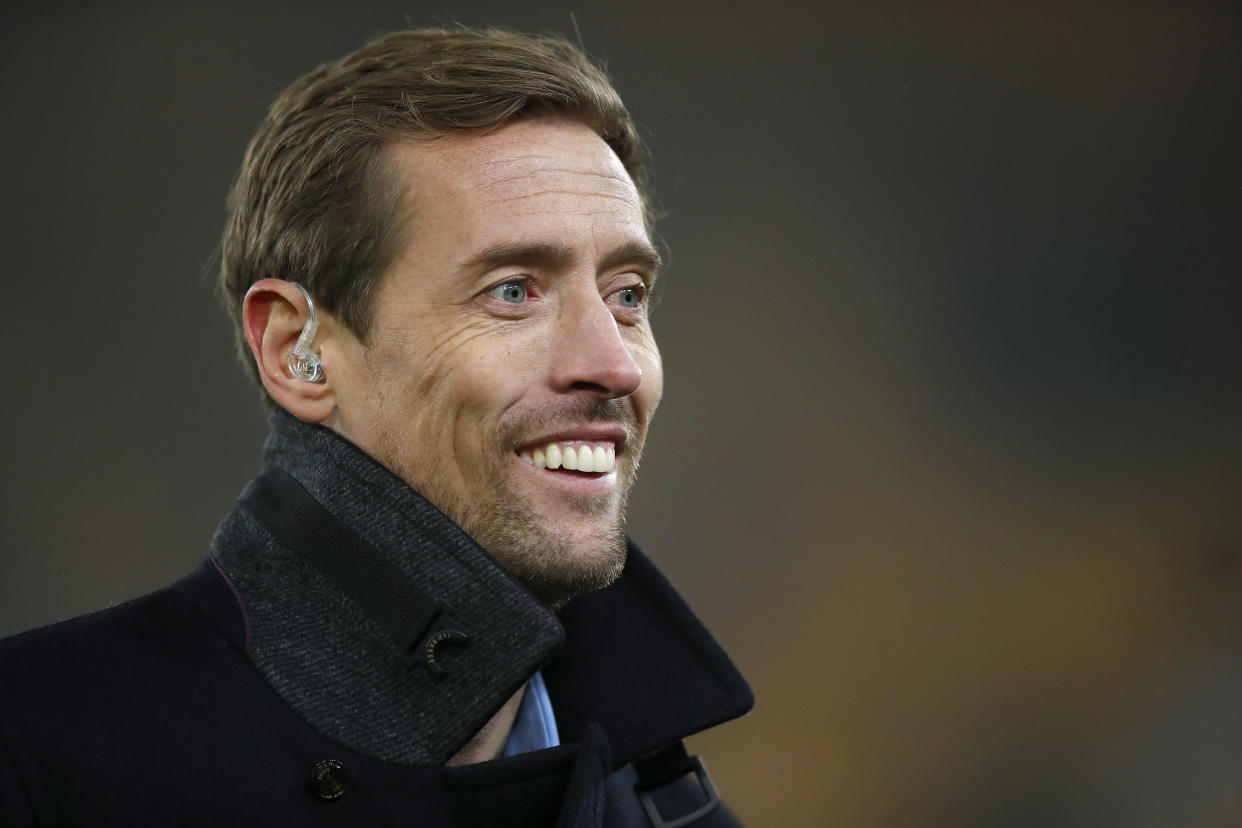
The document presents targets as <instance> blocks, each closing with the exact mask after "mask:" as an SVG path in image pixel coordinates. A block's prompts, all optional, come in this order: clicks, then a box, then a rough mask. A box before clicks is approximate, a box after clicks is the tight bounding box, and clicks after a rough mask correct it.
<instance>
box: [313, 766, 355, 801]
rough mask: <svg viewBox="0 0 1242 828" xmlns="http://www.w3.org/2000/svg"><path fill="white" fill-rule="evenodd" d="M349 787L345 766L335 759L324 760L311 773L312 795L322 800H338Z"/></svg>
mask: <svg viewBox="0 0 1242 828" xmlns="http://www.w3.org/2000/svg"><path fill="white" fill-rule="evenodd" d="M348 787H349V774H348V773H347V772H346V771H345V766H344V765H343V764H341V763H340V762H338V761H337V760H335V759H324V760H323V761H322V762H320V763H319V764H318V765H315V769H314V770H313V771H311V777H310V788H311V793H313V794H314V795H315V796H317V797H319V798H320V799H328V800H331V799H336V798H337V797H339V796H340V795H341V794H343V793H345V789H346V788H348Z"/></svg>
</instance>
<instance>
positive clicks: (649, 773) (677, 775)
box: [634, 741, 720, 828]
mask: <svg viewBox="0 0 1242 828" xmlns="http://www.w3.org/2000/svg"><path fill="white" fill-rule="evenodd" d="M634 770H635V771H636V772H637V774H638V781H637V782H635V783H634V790H635V792H637V793H638V801H639V802H641V803H642V806H643V810H644V811H646V812H647V818H648V819H649V820H651V824H652V825H653V826H655V828H681V826H685V825H690V824H691V823H694V822H698V821H699V820H700V819H702V818H703V817H705V816H707V815H708V814H710V813H711V812H712V811H714V810H716V808H717V807H719V805H720V796H719V794H717V793H716V786H715V785H713V784H712V778H711V777H710V776H708V774H707V768H705V767H703V760H701V759H700V758H699V757H697V756H687V755H686V747H685V745H683V744H682V743H681V742H680V741H676V742H673V743H672V744H668V745H665V746H664V747H662V748H660V749H659V750H656V751H653V752H651V753H648V754H647V755H646V756H642V757H640V758H638V759H635V760H634ZM688 774H694V776H695V778H696V779H697V780H698V783H699V787H700V788H701V789H702V794H703V804H702V805H700V806H698V807H692V808H691V810H689V811H688V812H686V813H682V814H678V815H676V816H669V815H667V814H664V813H662V812H661V811H660V808H659V806H657V805H656V801H655V799H654V798H653V796H652V794H653V793H654V792H655V791H657V790H659V789H660V788H664V787H667V786H668V785H671V784H673V783H674V782H676V781H678V780H679V779H681V778H682V777H684V776H686V775H688Z"/></svg>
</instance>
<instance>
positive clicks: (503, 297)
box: [487, 282, 528, 305]
mask: <svg viewBox="0 0 1242 828" xmlns="http://www.w3.org/2000/svg"><path fill="white" fill-rule="evenodd" d="M487 295H488V296H495V297H496V298H497V299H499V300H500V301H502V302H506V303H508V304H510V305H520V304H522V303H523V302H525V301H526V297H527V295H528V291H527V290H526V285H524V284H522V283H521V282H502V283H500V284H499V285H496V287H494V288H491V289H489V290H488V291H487Z"/></svg>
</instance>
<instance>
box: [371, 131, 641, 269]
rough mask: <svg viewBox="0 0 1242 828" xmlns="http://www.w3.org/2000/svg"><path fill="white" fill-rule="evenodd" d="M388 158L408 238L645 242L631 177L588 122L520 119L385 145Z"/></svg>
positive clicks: (460, 242)
mask: <svg viewBox="0 0 1242 828" xmlns="http://www.w3.org/2000/svg"><path fill="white" fill-rule="evenodd" d="M388 160H389V162H390V170H391V171H392V173H393V174H394V176H395V179H396V183H398V186H401V187H402V188H403V190H404V193H403V202H404V206H405V208H406V211H407V214H408V216H409V218H410V223H409V228H408V229H409V236H408V237H407V241H408V243H409V245H410V246H424V245H426V244H434V245H436V246H438V247H445V246H446V245H447V246H453V247H458V248H480V247H485V246H488V245H492V244H496V243H504V242H508V241H533V242H555V243H559V244H567V243H568V244H571V245H572V244H576V243H580V242H581V243H591V244H593V245H596V246H599V245H601V244H611V243H623V242H625V241H633V240H635V239H636V238H637V239H639V240H642V241H646V240H647V232H646V228H645V225H644V222H643V213H642V204H641V201H640V199H639V196H638V191H637V190H636V188H635V187H634V183H633V181H632V180H631V179H630V177H629V174H628V173H627V172H626V171H625V168H624V166H623V165H622V164H621V162H620V160H619V159H618V158H617V156H616V154H615V153H614V152H613V151H612V149H611V148H610V147H609V146H608V145H607V144H606V143H604V141H603V139H601V138H600V137H599V136H598V135H596V134H595V133H594V132H593V131H592V130H591V129H590V128H588V127H586V126H585V125H582V124H578V123H573V122H569V121H561V120H530V121H519V122H517V123H513V124H509V125H507V126H505V127H502V128H501V129H498V130H495V131H491V132H486V133H457V134H451V135H447V136H442V137H437V138H433V139H420V140H416V141H406V142H401V143H397V144H394V145H392V146H390V147H389V148H388ZM407 249H408V248H407Z"/></svg>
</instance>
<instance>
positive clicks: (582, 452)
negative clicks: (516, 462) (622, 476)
mask: <svg viewBox="0 0 1242 828" xmlns="http://www.w3.org/2000/svg"><path fill="white" fill-rule="evenodd" d="M517 455H518V457H520V458H521V459H522V461H523V462H524V463H529V464H530V465H532V466H534V467H535V468H537V469H547V470H549V471H562V472H574V473H577V474H581V475H585V476H591V477H601V476H603V475H605V474H609V473H610V472H611V471H612V470H613V468H615V466H616V464H617V451H616V444H615V443H614V442H613V441H611V440H554V441H551V442H547V443H540V444H538V445H532V446H526V447H524V448H521V449H519V450H518V452H517Z"/></svg>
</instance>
